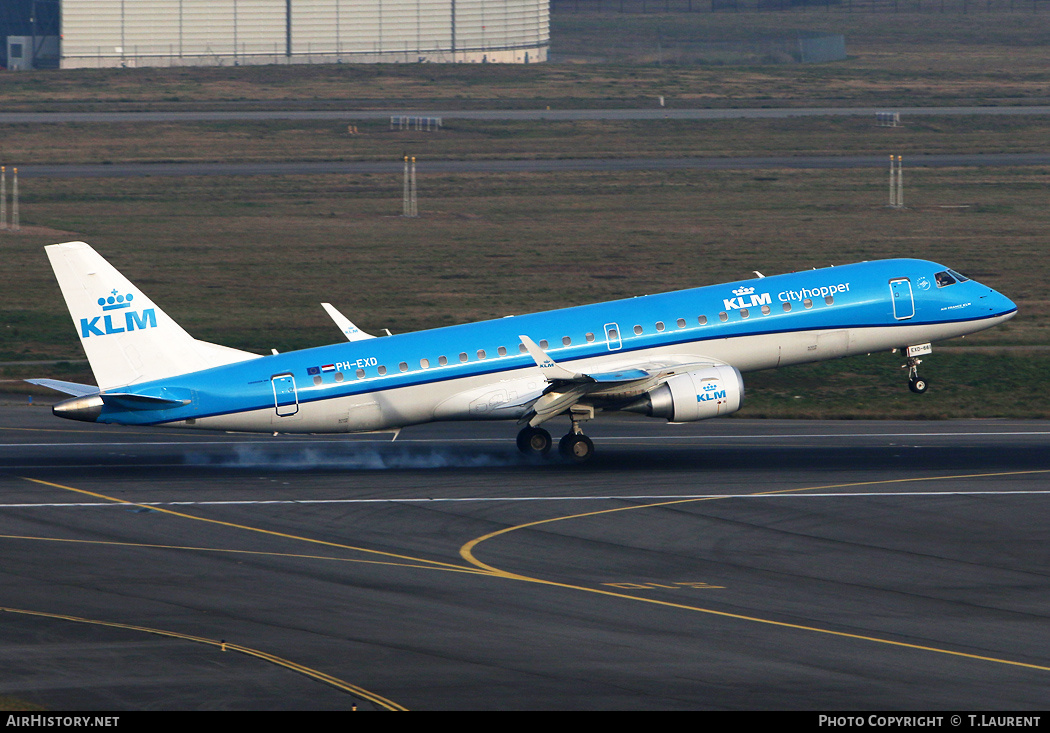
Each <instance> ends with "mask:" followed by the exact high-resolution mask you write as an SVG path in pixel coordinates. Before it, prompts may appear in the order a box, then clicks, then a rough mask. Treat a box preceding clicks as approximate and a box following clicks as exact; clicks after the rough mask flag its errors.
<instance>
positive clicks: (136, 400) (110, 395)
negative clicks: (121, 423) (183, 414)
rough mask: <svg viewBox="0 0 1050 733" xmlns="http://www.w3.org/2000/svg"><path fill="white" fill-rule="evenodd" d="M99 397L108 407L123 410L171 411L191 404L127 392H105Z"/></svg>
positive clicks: (184, 401) (187, 401)
mask: <svg viewBox="0 0 1050 733" xmlns="http://www.w3.org/2000/svg"><path fill="white" fill-rule="evenodd" d="M99 397H101V398H102V401H103V402H104V403H105V404H106V406H107V407H116V408H119V409H121V410H170V409H172V408H173V407H182V406H183V405H188V404H189V403H190V400H188V399H187V400H175V399H168V398H166V397H151V396H149V395H141V394H129V393H127V392H103V393H102V394H100V395H99Z"/></svg>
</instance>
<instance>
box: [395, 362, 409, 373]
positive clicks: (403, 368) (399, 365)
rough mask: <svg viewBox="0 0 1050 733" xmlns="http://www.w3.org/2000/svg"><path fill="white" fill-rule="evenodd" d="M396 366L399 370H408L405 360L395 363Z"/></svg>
mask: <svg viewBox="0 0 1050 733" xmlns="http://www.w3.org/2000/svg"><path fill="white" fill-rule="evenodd" d="M397 368H398V369H399V370H401V371H403V372H407V371H408V364H407V363H405V362H401V363H400V364H398V365H397Z"/></svg>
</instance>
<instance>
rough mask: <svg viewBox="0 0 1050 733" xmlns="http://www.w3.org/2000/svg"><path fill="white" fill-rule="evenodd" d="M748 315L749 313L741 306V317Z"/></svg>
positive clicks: (747, 316)
mask: <svg viewBox="0 0 1050 733" xmlns="http://www.w3.org/2000/svg"><path fill="white" fill-rule="evenodd" d="M750 316H751V313H749V312H748V310H747V308H741V309H740V317H741V318H749V317H750Z"/></svg>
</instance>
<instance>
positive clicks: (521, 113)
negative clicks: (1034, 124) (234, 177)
mask: <svg viewBox="0 0 1050 733" xmlns="http://www.w3.org/2000/svg"><path fill="white" fill-rule="evenodd" d="M876 112H899V113H900V115H901V117H902V118H906V117H931V116H937V117H939V116H944V115H948V116H959V115H964V116H972V115H979V116H984V115H1009V116H1016V115H1047V114H1050V106H1046V105H1029V106H1023V105H1019V106H1014V107H975V106H964V107H729V108H724V109H705V108H690V109H672V108H667V107H654V108H651V109H555V110H552V109H474V110H455V109H446V110H442V109H437V110H425V109H424V110H404V109H387V110H358V109H343V110H332V109H324V110H304V109H298V110H297V109H254V110H214V111H213V110H189V111H176V110H158V111H139V112H0V124H38V125H39V124H54V123H67V122H78V123H80V122H102V123H106V122H109V123H113V122H121V123H123V122H259V121H268V120H338V121H349V122H353V121H355V120H386V119H390V118H391V117H440V118H441V119H442V120H493V121H496V120H498V121H522V120H663V119H670V120H740V119H786V118H790V117H874V116H875V113H876Z"/></svg>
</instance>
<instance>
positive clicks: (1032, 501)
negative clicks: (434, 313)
mask: <svg viewBox="0 0 1050 733" xmlns="http://www.w3.org/2000/svg"><path fill="white" fill-rule="evenodd" d="M558 427H561V426H560V425H559V426H558ZM588 427H589V428H591V429H590V430H589V431H588V432H589V434H590V435H591V436H592V437H593V438H594V440H595V443H596V445H597V447H598V453H597V455H596V457H595V459H594V461H593V463H591V464H589V465H586V466H583V467H574V466H568V465H564V464H561V463H559V462H557V461H544V462H539V463H533V462H530V461H528V460H525V459H524V458H522V457H520V456H519V455H518V454H517V452H516V450H515V448H514V444H513V436H514V431H515V428H514V426H513V425H511V424H503V423H493V424H478V423H470V424H452V425H432V426H421V427H418V428H411V429H406V430H405V431H403V432H402V433H401V435H400V437H399V438H398V439H397V441H396V442H393V443H391V442H390V441H389V436H376V435H373V436H357V437H349V438H348V437H345V436H342V437H340V436H313V437H309V436H308V437H291V436H280V437H272V436H250V435H233V434H209V433H203V432H201V433H192V432H182V431H176V430H165V429H154V430H148V429H129V428H112V427H106V426H95V425H87V424H77V423H68V422H63V421H61V420H58V419H57V418H54V417H52V416H51V414H50V412H49V410H47V409H46V408H45V407H41V406H34V407H26V406H21V405H11V404H8V405H5V406H4V407H3V409H2V410H0V548H2V551H3V557H4V562H3V564H2V566H0V606H2V607H3V608H4V611H2V612H0V619H2V623H0V691H2V692H3V693H5V694H9V695H14V696H16V697H19V698H22V699H26V700H30V701H34V702H38V703H40V704H43V705H45V706H47V707H49V708H50V709H52V710H68V709H81V710H89V709H91V710H110V711H113V710H128V709H258V708H265V709H348V708H349V707H351V705H353V704H357V705H358V706H359V708H360V709H373V708H374V709H401V708H407V709H522V710H529V709H767V708H775V709H819V710H832V709H835V710H841V709H853V710H857V709H872V710H880V709H882V710H904V709H913V710H930V709H936V710H947V709H953V710H964V711H965V710H976V709H1016V710H1026V709H1042V708H1045V706H1046V699H1047V698H1046V689H1047V683H1048V681H1050V623H1048V613H1050V603H1048V601H1050V592H1048V576H1050V570H1048V568H1050V549H1048V548H1050V530H1048V527H1047V505H1048V502H1050V482H1048V478H1050V425H1047V424H1045V423H1040V422H1020V421H967V422H929V423H913V422H783V421H750V420H737V419H726V420H721V421H709V422H706V423H697V424H693V425H668V424H664V423H662V422H660V421H646V420H642V419H624V420H610V421H596V422H594V423H589V424H588ZM223 641H225V642H226V650H225V651H223V648H222V642H223Z"/></svg>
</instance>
